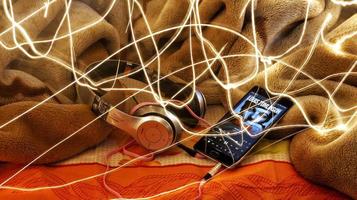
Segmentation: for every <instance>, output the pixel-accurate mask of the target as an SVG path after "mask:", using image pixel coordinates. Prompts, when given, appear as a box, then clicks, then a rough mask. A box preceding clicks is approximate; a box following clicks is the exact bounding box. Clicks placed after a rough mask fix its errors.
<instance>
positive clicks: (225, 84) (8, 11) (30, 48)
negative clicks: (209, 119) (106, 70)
mask: <svg viewBox="0 0 357 200" xmlns="http://www.w3.org/2000/svg"><path fill="white" fill-rule="evenodd" d="M116 1H117V0H113V1H112V2H111V3H110V5H109V6H108V9H107V10H106V11H105V12H104V13H103V15H102V16H101V17H100V18H99V19H97V20H95V21H93V22H92V23H90V24H87V25H85V26H83V27H80V28H79V29H74V30H73V29H72V27H71V17H70V14H69V13H70V12H69V11H70V9H71V5H72V0H68V2H67V1H65V2H64V14H63V16H61V17H62V18H61V20H60V23H59V24H58V27H57V29H56V32H55V33H54V35H53V36H52V37H51V38H49V39H46V40H36V39H34V38H31V36H30V34H29V33H28V31H27V30H26V28H25V27H24V26H23V25H22V24H23V23H25V22H26V21H27V20H29V19H31V18H33V17H35V16H36V15H37V14H39V13H40V12H44V15H43V17H44V18H48V17H49V16H50V14H51V13H50V10H51V9H50V7H51V6H52V5H53V4H54V3H56V2H57V3H58V0H57V1H56V0H53V1H50V0H46V1H45V2H44V3H43V6H41V7H40V8H39V9H37V10H35V11H34V12H32V13H30V14H29V15H28V16H25V17H24V18H23V19H21V20H19V21H16V20H15V19H16V16H15V12H14V10H13V7H12V5H13V3H12V1H11V0H3V1H2V2H3V9H4V13H5V16H6V18H7V20H8V21H9V23H10V26H9V28H7V29H5V30H4V31H3V32H1V33H0V37H1V36H7V35H6V34H11V38H12V41H11V42H9V41H7V42H9V43H10V44H13V45H10V44H8V43H7V42H6V41H1V40H0V45H1V47H3V48H4V49H7V50H9V51H11V50H20V51H21V52H22V53H23V54H24V55H26V56H27V57H28V58H29V59H40V58H43V59H47V60H49V61H52V62H54V63H56V64H58V65H59V66H62V67H64V68H65V69H67V70H70V71H71V72H72V73H73V77H74V81H73V82H71V83H70V84H68V85H67V86H65V87H63V88H62V89H60V90H58V91H57V92H56V93H54V94H53V95H51V96H50V97H49V98H47V99H45V100H43V101H41V102H39V103H38V104H37V105H35V106H33V107H32V108H31V109H29V110H27V111H25V112H23V113H21V114H19V115H18V116H16V117H14V118H13V119H11V120H9V121H8V122H5V123H4V124H1V125H0V129H1V128H4V127H6V126H7V125H9V124H10V123H12V122H14V121H16V120H17V119H19V118H20V117H22V116H24V115H25V114H27V113H29V112H31V111H32V110H33V109H36V108H37V107H38V106H40V105H42V104H43V103H45V102H47V101H48V100H49V99H51V98H53V97H54V96H55V95H57V94H59V93H61V92H62V91H64V90H65V89H67V88H69V87H71V86H73V85H74V84H79V85H82V86H86V87H89V88H91V89H93V90H96V89H97V87H101V85H102V84H103V83H104V82H103V81H102V82H101V81H99V82H94V81H92V80H90V78H88V77H87V75H88V74H89V73H90V72H91V71H93V70H95V69H96V68H98V67H100V65H101V64H102V63H104V62H105V61H107V60H109V59H111V58H112V57H114V56H115V55H118V54H119V53H120V52H122V51H124V50H126V49H128V48H130V47H133V46H134V48H135V50H136V53H137V55H138V58H139V61H140V64H141V66H142V70H143V71H144V74H145V78H146V82H148V83H149V84H148V85H147V86H146V87H144V88H116V87H115V84H113V85H112V86H111V87H109V88H102V87H101V89H103V90H105V91H134V92H135V93H134V94H133V95H131V96H129V97H127V98H125V99H124V100H122V101H121V102H119V103H118V104H117V105H115V106H118V105H120V104H122V103H124V102H125V101H126V100H128V99H129V98H131V97H132V96H134V95H135V94H138V93H140V92H147V93H151V94H152V96H153V98H154V99H155V101H157V103H159V104H161V105H162V106H164V107H165V108H166V106H168V105H171V106H175V107H179V108H182V107H183V106H185V105H187V104H188V103H189V102H190V101H191V100H192V99H193V97H194V94H191V96H190V97H189V98H188V99H187V100H186V101H185V103H184V104H180V105H177V104H175V103H173V102H172V101H170V99H165V98H164V97H163V96H162V95H161V93H160V90H159V91H158V92H156V91H157V90H156V89H155V88H153V85H154V84H156V83H157V87H158V88H160V82H158V81H153V80H150V77H149V76H148V74H147V73H146V70H145V69H146V68H148V67H149V66H151V65H153V64H154V63H157V75H158V77H159V78H158V80H162V79H164V78H166V77H169V76H172V75H176V74H177V73H178V72H182V71H183V70H187V69H192V77H193V78H192V80H191V81H188V83H187V85H186V86H184V87H183V88H182V89H181V90H180V91H179V92H181V91H182V90H184V89H185V88H186V87H192V88H193V89H194V90H195V89H196V87H197V86H196V81H197V80H198V79H199V78H201V77H203V76H204V75H205V74H206V73H209V74H210V75H211V77H212V79H213V80H215V81H216V82H217V84H218V85H219V86H220V87H221V88H222V91H226V93H227V101H228V106H229V109H230V110H231V111H233V104H234V102H232V98H231V97H232V94H231V90H233V89H237V88H239V87H240V86H243V85H245V84H247V83H248V82H250V81H251V80H254V79H255V78H256V77H257V75H258V73H259V66H260V65H263V66H264V75H265V76H264V83H265V88H266V89H267V90H268V91H269V92H270V93H272V94H275V95H277V96H278V97H288V98H289V99H291V100H292V101H293V102H294V103H295V105H297V107H298V108H299V110H300V111H301V113H302V115H303V117H304V118H305V120H306V122H307V124H304V125H301V124H300V125H298V124H295V125H286V126H280V127H273V128H270V129H268V130H266V131H265V132H267V131H271V130H275V129H279V128H280V129H283V128H294V127H295V128H299V127H300V128H301V127H309V128H313V129H315V130H316V131H317V132H320V133H328V132H330V131H348V130H350V129H351V128H352V127H353V126H355V123H356V120H355V119H356V115H357V114H356V113H357V112H356V108H357V105H350V107H347V108H345V107H341V106H340V105H338V103H337V102H336V100H335V94H336V92H337V91H338V90H339V89H340V87H341V86H342V84H343V82H344V81H345V80H346V79H347V78H348V77H349V76H356V73H355V72H354V69H355V67H356V64H357V61H356V62H354V63H353V65H352V66H351V67H350V68H349V69H348V71H346V72H343V73H336V74H331V75H329V76H327V77H325V78H323V79H321V80H316V79H315V78H313V77H312V76H311V75H309V74H308V73H306V72H304V70H303V69H304V67H305V66H306V65H307V64H308V62H309V60H310V58H311V56H312V55H313V53H314V50H315V48H316V47H317V45H318V44H319V40H320V38H321V40H322V43H323V44H325V45H326V46H328V47H330V48H331V49H333V50H334V51H335V52H337V53H338V54H341V55H344V54H345V52H343V51H342V48H341V46H342V44H343V43H344V42H345V41H347V40H348V39H351V38H352V37H353V36H355V35H356V34H357V31H355V32H351V33H350V34H347V35H345V36H343V37H341V38H339V39H338V40H336V42H334V43H332V42H330V41H327V40H326V39H325V38H324V29H325V28H326V26H327V24H328V23H329V21H330V20H331V18H332V15H331V14H330V15H327V16H326V18H325V20H324V22H323V24H322V25H321V27H320V30H319V31H318V33H317V35H316V36H315V39H314V42H313V44H312V45H311V46H310V49H309V52H308V55H307V56H306V58H305V59H304V62H303V63H302V64H301V66H293V65H291V64H289V63H286V62H284V61H283V60H281V58H282V57H283V56H285V55H288V54H289V53H290V52H292V51H293V50H295V49H296V48H297V47H299V45H300V44H301V43H302V40H303V38H304V34H305V32H306V28H307V21H308V15H309V11H310V9H311V1H307V6H306V13H305V17H304V23H303V29H302V31H301V35H300V37H299V39H298V41H297V43H295V44H293V45H292V46H291V47H289V48H288V49H287V50H286V51H285V52H283V53H282V54H280V55H275V56H266V55H264V54H263V53H262V52H261V51H260V50H259V48H258V42H257V39H258V35H257V33H256V28H257V27H256V24H255V6H254V5H255V4H256V3H257V1H255V0H250V1H247V3H246V4H245V6H244V9H243V10H242V11H241V14H240V15H241V17H243V13H245V12H248V11H247V10H246V9H247V8H250V14H251V18H252V19H251V21H252V23H251V26H252V30H253V41H251V40H250V39H248V37H246V36H245V35H243V34H242V33H240V32H238V31H236V30H233V29H231V28H228V27H225V26H222V25H215V24H205V23H202V22H201V17H200V13H199V3H200V2H199V0H188V2H189V6H188V9H187V13H186V15H185V16H184V18H183V20H182V23H181V24H180V25H178V26H174V27H169V28H166V29H163V30H158V31H156V32H153V31H152V28H151V26H150V23H149V20H148V19H147V17H146V15H145V11H144V9H143V7H142V5H141V4H140V3H139V1H138V0H127V5H128V7H127V9H128V15H129V21H128V25H127V27H126V28H127V30H128V31H129V32H130V34H131V38H132V41H131V42H130V43H129V44H127V45H125V46H124V47H122V48H120V49H118V50H117V51H115V52H113V53H112V54H111V55H109V56H108V57H107V58H106V59H104V60H103V61H102V62H100V63H98V64H97V65H96V66H95V67H94V68H93V69H92V70H90V71H89V72H86V73H83V72H81V71H78V69H77V66H76V63H77V62H76V55H75V52H74V46H73V44H74V42H73V36H74V35H75V34H79V33H80V32H81V31H84V30H86V29H88V28H91V27H95V25H97V24H98V23H100V22H101V21H102V20H104V19H105V17H106V16H108V15H109V13H110V12H112V9H113V7H114V5H115V3H116ZM332 2H333V3H335V4H338V5H342V6H349V5H355V4H357V1H355V0H353V1H337V0H332ZM249 5H250V7H249ZM134 7H136V8H137V10H138V11H139V12H140V14H141V16H142V18H143V20H144V24H145V25H146V29H147V31H148V34H147V35H144V36H142V37H141V38H137V36H136V35H135V31H134V26H133V21H132V16H133V12H134ZM64 22H67V29H66V30H67V33H63V34H61V35H59V30H60V29H61V28H63V27H62V26H63V25H64ZM187 28H188V29H189V33H190V34H189V36H188V40H189V45H190V46H189V49H190V61H191V63H190V65H188V66H183V67H182V68H180V69H178V70H175V71H173V72H171V73H168V74H161V72H162V69H161V58H160V56H161V55H162V54H163V53H165V52H166V51H167V49H169V48H170V47H171V46H172V45H173V44H174V42H175V40H176V39H177V38H178V37H180V35H181V34H182V33H183V32H184V30H185V29H187ZM206 28H212V29H216V30H217V31H222V32H227V33H231V34H233V35H235V36H236V37H238V38H241V39H243V40H244V41H245V42H247V44H248V45H250V46H252V47H253V49H254V53H252V54H229V55H222V54H223V52H224V50H225V48H226V45H223V46H222V47H221V48H220V49H217V48H216V47H215V45H214V44H213V43H212V42H211V41H210V40H209V38H206V37H205V35H204V29H206ZM192 30H193V31H192ZM170 31H175V33H174V34H173V35H172V38H171V39H170V40H169V41H168V42H167V43H166V44H165V45H164V46H163V47H161V48H159V47H158V46H159V45H158V44H157V43H156V42H157V41H156V40H155V36H158V35H160V34H163V33H167V32H170ZM19 34H20V35H19ZM193 36H195V37H196V39H197V40H198V42H199V45H200V48H201V49H200V50H201V51H202V54H203V59H204V60H202V61H200V62H196V63H195V62H194V58H193V52H192V51H193V47H192V46H193V44H192V41H193V39H192V37H193ZM9 38H10V37H9ZM18 38H23V40H24V41H19V40H18ZM59 40H68V46H69V47H68V48H69V58H68V60H66V61H64V60H62V59H60V58H56V57H54V56H52V55H51V54H50V52H51V50H53V44H54V43H55V42H56V41H59ZM145 40H151V42H152V43H153V47H154V50H155V51H154V52H155V55H154V56H153V57H152V58H151V59H150V60H145V59H143V57H142V55H141V53H140V48H139V46H140V45H139V43H140V42H142V41H145ZM39 44H49V45H48V49H47V50H46V51H40V50H39V49H38V48H37V46H36V45H39ZM208 55H213V58H210V57H209V56H208ZM235 57H247V58H254V59H255V65H254V69H253V71H252V73H250V74H249V75H247V76H246V77H244V78H243V79H241V80H235V82H234V81H232V79H231V76H232V74H230V73H229V72H230V71H229V66H227V63H226V61H225V59H226V58H235ZM215 63H219V64H220V65H221V66H222V69H221V70H224V71H223V72H224V75H225V76H224V77H225V80H224V81H222V80H220V79H219V78H218V76H217V75H216V74H215V72H214V70H213V66H214V64H215ZM273 63H279V64H282V65H284V66H285V67H287V68H289V69H292V71H294V75H293V77H292V78H291V79H290V80H289V82H288V83H287V84H286V87H285V88H284V90H283V91H282V92H275V91H273V90H272V89H271V87H270V86H269V82H268V78H269V76H270V74H269V73H268V68H269V67H270V66H271V65H272V64H273ZM198 64H201V65H202V64H204V65H205V66H206V68H205V69H204V70H203V71H202V72H200V73H196V71H195V66H196V65H198ZM132 73H135V71H133V72H130V73H129V74H124V75H121V74H120V75H119V74H117V75H116V76H115V77H113V79H112V80H109V81H117V80H118V81H120V80H121V79H123V78H126V77H128V76H129V75H130V74H132ZM301 74H302V75H304V76H306V77H307V78H308V79H309V80H310V81H311V82H312V83H311V84H309V85H306V86H304V87H303V88H299V89H296V90H291V86H292V84H293V83H294V81H295V79H296V78H297V77H298V76H299V75H301ZM334 76H342V79H341V80H340V82H339V83H338V85H337V86H336V88H335V89H334V91H332V92H331V91H330V90H329V89H328V88H326V87H325V86H324V85H323V84H322V83H323V81H325V80H328V79H329V78H330V77H334ZM83 79H86V81H88V82H89V83H90V84H87V83H86V82H85V81H82V80H83ZM315 86H318V87H319V88H320V89H321V90H323V91H324V92H325V93H326V94H327V98H328V101H329V103H328V107H327V111H329V110H330V109H332V110H334V111H335V114H336V123H335V124H336V125H334V126H333V127H325V126H324V124H325V122H326V121H327V119H328V112H326V115H325V116H324V120H323V121H322V122H321V124H314V123H313V122H312V121H311V120H310V119H309V116H308V114H307V111H306V110H305V109H304V107H303V106H302V105H301V104H300V102H299V101H297V100H296V99H295V98H294V96H293V95H294V94H296V93H298V92H301V91H303V90H305V89H308V88H309V87H315ZM179 92H178V93H179ZM178 93H176V95H177V94H178ZM176 95H174V97H175V96H176ZM108 112H109V111H108ZM347 112H352V114H351V115H348V116H344V114H345V113H347ZM233 113H234V112H233ZM103 115H104V114H103ZM100 117H101V116H98V117H97V118H95V119H93V120H92V121H90V122H88V123H87V124H85V125H83V126H82V127H81V128H80V129H78V130H76V131H75V132H73V133H71V134H70V135H68V136H67V137H66V138H64V139H63V140H61V141H59V142H58V143H57V144H55V145H53V146H52V147H51V148H49V149H47V150H46V151H45V152H43V153H42V154H41V155H39V156H38V157H36V158H35V159H33V160H32V161H31V162H29V163H28V164H26V165H25V166H24V167H23V168H21V169H20V170H18V171H17V172H16V173H14V174H13V175H11V176H10V177H9V178H7V179H6V180H4V181H3V182H2V183H1V184H0V188H1V189H11V190H20V191H38V190H45V189H55V188H63V187H67V186H69V185H72V184H76V183H79V182H82V181H85V180H89V179H92V178H95V177H98V176H102V175H103V174H109V173H112V172H115V171H117V170H118V169H120V168H122V167H125V166H128V165H129V164H131V163H133V162H135V161H136V160H137V159H133V160H132V161H129V162H127V163H126V164H124V165H121V166H119V167H118V168H115V169H113V170H110V171H108V172H105V173H100V174H97V175H94V176H90V177H86V178H82V179H79V180H75V181H72V182H69V183H65V184H61V185H56V186H48V187H35V188H20V187H11V186H5V184H6V183H8V182H9V181H10V180H11V179H13V178H14V177H15V176H17V175H18V174H19V173H21V172H22V171H23V170H25V169H26V168H27V167H29V166H30V165H32V164H33V163H35V162H36V161H37V160H39V159H40V158H41V157H43V156H45V155H46V154H47V153H48V152H50V151H51V150H53V149H54V148H56V147H58V146H59V145H60V144H62V143H63V142H65V141H67V140H68V139H70V138H71V137H73V136H74V135H76V134H77V133H78V132H80V131H81V130H83V129H84V128H85V127H87V126H89V125H90V124H91V123H93V122H94V121H95V120H97V119H99V118H100ZM233 117H236V118H239V113H237V114H235V116H233ZM239 119H240V118H239ZM240 120H241V119H240ZM215 125H217V124H215ZM180 126H181V127H182V128H183V129H184V130H185V131H186V132H188V133H190V134H191V136H190V137H188V138H185V139H183V140H188V139H190V138H192V137H194V136H201V135H203V134H204V133H205V132H206V131H207V130H209V128H212V127H213V126H214V125H212V127H209V128H207V129H205V130H201V131H193V130H189V129H187V128H186V127H184V126H183V125H182V124H180ZM247 132H248V133H249V131H247ZM265 132H264V133H265ZM264 133H261V134H264ZM293 134H296V133H293ZM293 134H291V135H293ZM178 142H181V141H178ZM174 145H175V144H173V145H171V146H169V147H167V148H170V147H172V146H174ZM167 148H165V149H161V150H159V151H157V152H155V153H159V152H161V151H164V150H166V149H167ZM193 184H197V183H196V182H194V183H190V184H188V185H185V186H182V187H181V188H176V189H175V191H177V190H180V189H183V188H186V187H188V186H189V185H193ZM170 192H172V191H168V192H164V193H161V194H158V195H155V196H160V195H163V194H167V193H170ZM144 199H147V198H144Z"/></svg>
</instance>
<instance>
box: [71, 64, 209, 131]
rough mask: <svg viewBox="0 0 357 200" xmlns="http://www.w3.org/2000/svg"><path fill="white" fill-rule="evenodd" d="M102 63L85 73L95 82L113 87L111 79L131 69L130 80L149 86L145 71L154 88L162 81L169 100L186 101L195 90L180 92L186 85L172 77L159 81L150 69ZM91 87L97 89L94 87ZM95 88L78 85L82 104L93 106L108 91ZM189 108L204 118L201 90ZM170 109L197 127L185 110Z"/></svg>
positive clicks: (162, 90)
mask: <svg viewBox="0 0 357 200" xmlns="http://www.w3.org/2000/svg"><path fill="white" fill-rule="evenodd" d="M101 62H102V61H97V62H94V63H92V64H90V65H89V66H88V67H87V69H86V71H85V72H90V73H88V78H89V79H90V80H91V81H93V82H99V81H101V82H106V84H108V85H112V83H113V81H112V80H111V79H113V78H115V77H117V76H120V75H123V74H124V72H125V70H126V69H127V68H128V67H129V68H130V71H133V72H135V73H133V74H131V75H129V76H128V78H132V79H134V80H137V81H140V82H143V83H145V84H148V81H147V79H146V76H145V73H144V71H143V70H145V72H146V73H147V75H148V77H149V78H150V79H151V80H150V81H151V82H152V83H153V88H157V82H158V81H160V90H161V92H162V93H163V94H164V95H165V96H166V97H168V98H170V97H172V96H174V95H176V96H175V100H179V101H185V100H187V99H188V98H189V97H190V95H192V92H193V89H192V88H191V87H186V88H185V89H183V90H182V91H180V90H181V89H182V88H183V87H184V86H185V84H183V83H176V82H175V81H173V80H171V79H170V77H168V78H166V77H165V78H164V79H161V80H158V76H157V73H155V72H154V71H153V70H151V69H148V68H146V69H143V68H142V67H141V66H140V65H138V64H135V63H132V62H128V61H122V60H107V61H105V62H103V63H101ZM85 80H86V79H85ZM87 84H89V85H91V84H90V83H89V82H87ZM91 86H92V87H95V86H93V85H91ZM95 88H96V89H97V90H95V91H93V90H91V89H90V88H89V87H85V86H80V85H78V86H77V92H78V94H79V98H80V101H81V102H82V103H86V104H88V105H92V104H93V102H94V98H95V96H96V95H97V96H99V97H101V96H103V95H104V94H105V93H106V91H104V90H101V89H100V88H97V87H95ZM178 91H180V92H179V93H178V94H176V93H177V92H178ZM189 107H190V108H191V109H192V111H193V112H194V113H195V114H196V115H197V116H199V117H204V115H205V111H206V100H205V98H204V95H203V94H202V93H201V92H200V91H199V90H196V91H194V98H193V99H192V101H191V102H190V104H189ZM169 109H171V110H173V111H174V112H175V113H177V115H178V116H179V117H180V118H181V119H182V121H183V122H184V123H185V124H186V125H188V126H196V125H197V123H198V121H197V120H196V119H194V118H192V116H191V115H190V114H187V112H186V111H185V109H178V108H174V107H172V106H169Z"/></svg>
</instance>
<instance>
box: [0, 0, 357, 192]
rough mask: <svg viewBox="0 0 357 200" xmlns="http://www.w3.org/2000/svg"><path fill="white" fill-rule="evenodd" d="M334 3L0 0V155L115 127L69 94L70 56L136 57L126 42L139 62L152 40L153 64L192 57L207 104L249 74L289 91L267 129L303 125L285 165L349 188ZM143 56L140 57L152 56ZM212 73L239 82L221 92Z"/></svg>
mask: <svg viewBox="0 0 357 200" xmlns="http://www.w3.org/2000/svg"><path fill="white" fill-rule="evenodd" d="M128 2H129V3H128ZM351 2H352V1H351ZM340 3H341V1H327V0H326V1H325V0H311V1H308V0H299V1H277V0H264V1H248V0H242V1H230V0H202V1H178V0H166V1H162V0H150V1H149V0H143V1H139V2H137V1H135V2H134V1H124V0H117V1H100V0H94V1H89V0H81V1H80V0H74V1H73V2H71V4H70V5H68V2H67V3H66V2H65V1H63V0H57V1H37V0H16V1H2V3H1V4H0V5H1V6H0V7H1V12H0V32H1V33H0V42H1V43H0V44H1V45H0V160H1V161H5V162H17V163H29V162H31V161H34V159H35V158H38V159H36V160H35V163H49V162H54V161H60V160H64V159H66V158H69V157H71V156H74V155H76V154H78V153H79V152H82V151H83V150H85V149H87V148H89V147H92V146H94V145H96V144H98V143H100V142H101V141H103V140H104V139H105V138H106V137H107V136H108V135H109V134H110V133H112V132H116V130H115V129H113V128H112V127H110V126H109V125H107V124H106V123H105V122H103V121H101V120H94V121H93V119H95V115H94V114H92V113H91V111H90V108H89V107H88V106H86V105H82V104H78V103H77V102H78V101H77V94H76V90H75V84H71V83H73V81H74V78H75V76H74V74H73V71H72V70H73V69H72V64H73V66H75V67H76V69H79V70H80V69H83V68H84V67H85V66H86V65H87V64H89V63H91V62H92V61H95V60H100V59H104V58H108V56H109V55H112V54H113V53H116V54H115V56H114V58H122V59H127V60H132V61H136V62H139V61H140V59H139V57H138V55H139V54H138V51H139V52H140V55H141V57H140V58H141V59H142V60H143V61H144V62H145V63H147V62H149V61H150V58H152V57H153V56H155V55H156V54H157V53H158V51H160V53H161V56H160V66H161V68H160V69H161V71H162V73H163V74H168V73H169V72H173V71H175V70H179V69H183V67H186V66H190V65H191V64H192V62H193V63H197V65H195V66H194V72H195V74H196V75H199V74H201V73H202V75H201V76H200V78H199V79H197V80H195V81H196V83H197V84H198V86H199V87H200V88H201V89H202V90H203V91H204V93H205V95H206V96H207V99H208V102H209V103H210V104H221V103H223V104H224V105H225V106H227V105H228V104H227V102H229V101H227V100H229V99H231V100H232V102H235V101H237V100H238V99H239V98H241V97H242V95H243V94H244V93H245V92H247V90H249V88H251V87H252V86H253V85H260V86H262V87H264V88H266V89H269V90H271V91H272V92H275V93H283V94H286V95H290V96H291V97H293V100H294V101H295V106H294V107H293V108H292V109H291V110H290V111H289V112H288V113H287V115H286V116H285V117H284V118H283V119H282V121H281V122H280V123H279V124H278V127H279V126H286V128H284V129H281V130H276V131H273V132H271V134H270V137H273V138H282V137H284V136H288V135H289V134H291V133H294V132H296V131H297V130H298V129H302V128H303V127H306V125H308V127H310V128H308V129H306V130H304V131H302V132H301V133H300V134H298V135H296V136H294V138H293V140H292V143H291V147H290V156H291V159H292V162H293V164H294V166H295V167H296V169H297V170H298V171H299V172H300V173H301V174H302V175H303V176H305V177H306V178H308V179H310V180H312V181H314V182H317V183H321V184H324V185H328V186H331V187H333V188H335V189H337V190H339V191H341V192H344V193H346V194H348V195H350V196H352V197H354V198H357V192H356V191H357V190H356V188H357V156H356V155H357V128H356V116H355V115H356V99H357V89H356V87H357V79H356V74H355V73H356V60H357V55H356V54H357V48H356V47H357V45H356V43H357V40H356V38H357V36H356V31H357V15H356V14H355V13H356V10H357V8H356V5H353V3H351V4H352V5H346V6H341V5H339V4H340ZM138 5H141V6H140V7H139V6H138ZM68 6H69V9H67V8H68ZM133 6H134V8H133V9H132V7H133ZM143 13H144V14H143ZM188 13H189V14H188ZM64 16H65V17H64ZM68 16H69V17H68ZM129 19H130V20H129ZM198 19H199V20H198ZM15 22H16V23H15ZM69 22H70V23H69ZM129 22H130V23H129ZM305 22H306V23H305ZM183 24H184V25H187V26H182V25H183ZM190 24H191V27H193V28H192V29H190V28H189V27H190V26H188V25H190ZM148 25H149V26H148ZM199 25H201V26H199ZM148 27H150V28H148ZM158 32H160V33H158ZM69 33H73V34H69ZM151 33H154V35H152V37H150V35H151ZM254 33H255V34H254ZM301 35H302V37H301ZM70 36H71V37H70ZM190 36H191V37H190ZM140 38H145V39H143V40H141V41H140V42H138V43H136V44H137V46H135V45H133V43H132V42H133V41H134V40H137V39H140ZM173 38H175V39H173ZM153 41H155V43H154V42H153ZM71 44H73V45H71ZM128 44H131V45H129V46H126V45H128ZM168 44H170V45H168ZM255 44H256V45H255ZM123 47H124V48H123ZM120 48H123V50H122V51H120V52H119V53H118V50H119V49H120ZM93 49H96V51H93ZM98 49H99V50H98ZM71 50H73V51H72V52H73V53H72V54H71ZM161 51H162V52H161ZM93 52H94V53H93ZM191 52H192V53H191ZM257 52H258V54H257ZM218 55H220V56H221V57H219V56H218ZM257 55H258V56H259V55H264V56H265V57H262V56H261V57H257ZM268 56H269V57H268ZM71 58H74V59H71ZM206 59H209V60H210V62H209V63H207V62H205V60H206ZM154 61H155V62H152V64H151V65H150V67H153V68H156V67H157V66H158V64H157V63H158V62H157V61H158V60H154ZM213 61H214V62H213ZM223 61H225V62H223ZM208 65H209V66H210V67H211V71H207V69H208V68H207V67H208ZM205 70H206V71H205ZM175 76H177V77H179V78H181V79H183V80H185V81H188V82H189V81H192V80H193V77H194V73H193V70H192V68H186V69H184V70H182V71H180V72H178V73H175ZM217 79H219V80H220V81H222V83H227V81H228V80H229V81H230V82H231V83H232V82H233V83H241V84H239V85H236V86H237V87H232V89H230V90H229V92H228V90H224V89H223V88H222V87H221V86H220V85H218V84H217ZM242 81H244V82H242ZM222 94H227V95H226V97H224V95H222ZM123 96H124V94H123V93H120V92H113V93H111V94H110V95H109V96H108V98H110V99H111V100H112V101H115V102H118V101H120V100H122V99H123ZM39 103H40V104H39ZM124 107H125V105H123V107H122V108H123V109H124ZM89 122H91V123H90V124H89V125H88V126H84V125H86V124H88V123H89ZM297 125H300V127H297ZM287 127H290V128H287ZM64 138H66V140H65V141H64V142H62V143H60V144H58V142H59V141H62V140H63V139H64ZM56 144H57V145H56ZM54 145H56V146H54ZM49 149H50V151H48V152H47V150H49ZM44 152H46V153H45V154H43V153H44ZM39 155H41V157H38V156H39Z"/></svg>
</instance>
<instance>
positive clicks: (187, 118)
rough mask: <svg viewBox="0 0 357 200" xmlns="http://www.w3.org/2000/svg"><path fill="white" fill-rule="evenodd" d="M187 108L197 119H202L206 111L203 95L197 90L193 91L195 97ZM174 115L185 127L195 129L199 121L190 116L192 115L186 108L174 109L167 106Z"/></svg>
mask: <svg viewBox="0 0 357 200" xmlns="http://www.w3.org/2000/svg"><path fill="white" fill-rule="evenodd" d="M188 107H189V108H190V109H191V110H192V112H194V113H195V114H196V115H197V116H198V117H200V118H204V116H205V114H206V109H207V103H206V99H205V97H204V95H203V93H202V92H201V91H199V90H196V91H195V96H194V98H193V99H192V101H191V102H190V103H189V104H188ZM168 109H170V110H171V111H172V112H173V113H175V115H176V116H177V117H178V118H179V119H180V120H181V121H182V122H183V123H184V124H185V125H187V126H189V127H196V126H197V124H198V122H199V120H198V119H197V118H195V117H194V116H192V114H191V113H190V112H189V111H188V110H187V109H186V108H176V107H173V106H168Z"/></svg>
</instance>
